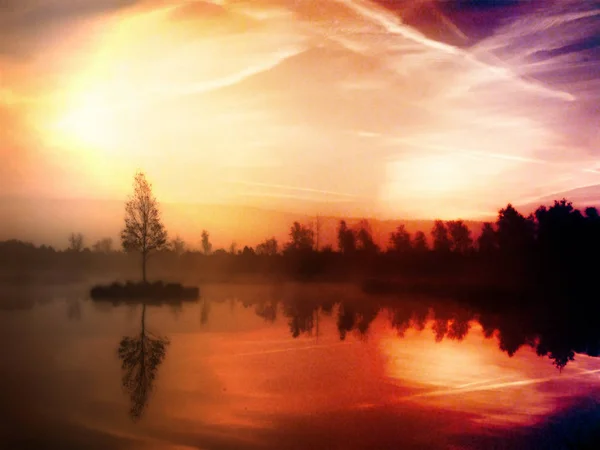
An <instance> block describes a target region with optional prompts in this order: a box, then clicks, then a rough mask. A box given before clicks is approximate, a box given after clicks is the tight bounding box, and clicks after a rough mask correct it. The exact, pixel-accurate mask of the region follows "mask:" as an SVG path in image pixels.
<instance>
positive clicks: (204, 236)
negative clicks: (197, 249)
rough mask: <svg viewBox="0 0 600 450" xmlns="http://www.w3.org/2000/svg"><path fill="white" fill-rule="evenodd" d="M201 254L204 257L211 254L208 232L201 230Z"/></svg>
mask: <svg viewBox="0 0 600 450" xmlns="http://www.w3.org/2000/svg"><path fill="white" fill-rule="evenodd" d="M202 252H203V253H204V254H205V255H210V254H211V253H212V244H211V243H210V235H209V234H208V231H206V230H202Z"/></svg>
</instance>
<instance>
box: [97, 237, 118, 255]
mask: <svg viewBox="0 0 600 450" xmlns="http://www.w3.org/2000/svg"><path fill="white" fill-rule="evenodd" d="M112 247H113V240H112V239H111V238H103V239H100V240H99V241H98V242H96V243H95V244H94V245H93V246H92V250H93V251H94V252H95V253H104V254H109V253H110V252H112Z"/></svg>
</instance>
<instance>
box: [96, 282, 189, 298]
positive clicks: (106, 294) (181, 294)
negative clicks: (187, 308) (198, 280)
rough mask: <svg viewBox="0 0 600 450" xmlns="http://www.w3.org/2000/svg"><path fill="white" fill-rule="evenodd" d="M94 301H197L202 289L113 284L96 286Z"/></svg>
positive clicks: (161, 284)
mask: <svg viewBox="0 0 600 450" xmlns="http://www.w3.org/2000/svg"><path fill="white" fill-rule="evenodd" d="M90 296H91V298H92V300H104V299H107V300H108V299H110V300H128V299H131V300H139V299H148V300H197V299H198V298H199V297H200V289H198V288H197V287H186V286H183V285H181V284H179V283H163V282H162V281H157V282H155V283H133V282H131V281H128V282H126V283H112V284H110V285H108V286H94V287H93V288H92V290H91V292H90Z"/></svg>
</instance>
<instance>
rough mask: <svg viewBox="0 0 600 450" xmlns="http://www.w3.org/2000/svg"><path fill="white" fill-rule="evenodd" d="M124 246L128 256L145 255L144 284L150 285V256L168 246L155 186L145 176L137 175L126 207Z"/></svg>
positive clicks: (122, 235) (122, 238)
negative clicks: (134, 254) (148, 264)
mask: <svg viewBox="0 0 600 450" xmlns="http://www.w3.org/2000/svg"><path fill="white" fill-rule="evenodd" d="M121 243H122V245H123V249H124V250H125V251H126V252H140V253H141V255H142V280H143V282H144V283H146V262H147V260H148V256H149V255H150V254H151V253H152V252H154V251H157V250H161V249H164V248H165V247H166V246H167V231H166V229H165V226H164V225H163V223H162V220H161V216H160V210H159V207H158V202H157V201H156V197H154V194H153V192H152V184H150V183H149V182H148V180H147V179H146V175H145V174H144V173H143V172H138V173H136V175H135V178H134V182H133V194H132V195H131V196H130V197H129V200H128V201H127V203H126V204H125V228H124V229H123V231H122V232H121Z"/></svg>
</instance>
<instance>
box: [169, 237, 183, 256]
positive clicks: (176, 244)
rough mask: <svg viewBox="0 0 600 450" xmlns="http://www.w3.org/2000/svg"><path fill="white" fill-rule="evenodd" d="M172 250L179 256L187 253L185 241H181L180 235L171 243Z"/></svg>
mask: <svg viewBox="0 0 600 450" xmlns="http://www.w3.org/2000/svg"><path fill="white" fill-rule="evenodd" d="M170 248H171V251H172V252H173V253H175V254H176V255H177V256H181V255H183V254H184V253H185V248H186V245H185V241H184V240H183V239H181V237H180V236H179V235H177V236H175V238H174V239H173V240H171V242H170Z"/></svg>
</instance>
